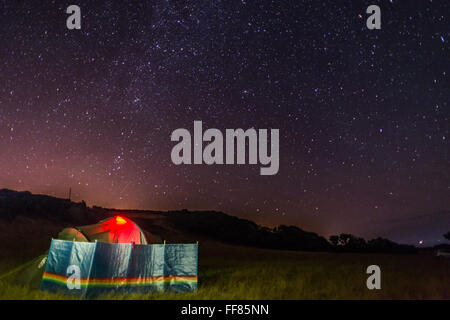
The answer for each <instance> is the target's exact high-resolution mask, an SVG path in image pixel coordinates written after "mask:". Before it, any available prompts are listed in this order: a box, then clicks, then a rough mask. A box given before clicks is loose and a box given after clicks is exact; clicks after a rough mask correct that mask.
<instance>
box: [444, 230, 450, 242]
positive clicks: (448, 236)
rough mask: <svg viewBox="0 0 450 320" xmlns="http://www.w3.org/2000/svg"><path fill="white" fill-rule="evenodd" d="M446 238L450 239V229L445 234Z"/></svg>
mask: <svg viewBox="0 0 450 320" xmlns="http://www.w3.org/2000/svg"><path fill="white" fill-rule="evenodd" d="M444 238H445V239H447V240H450V231H449V232H447V233H446V234H444Z"/></svg>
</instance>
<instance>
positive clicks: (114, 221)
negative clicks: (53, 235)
mask: <svg viewBox="0 0 450 320" xmlns="http://www.w3.org/2000/svg"><path fill="white" fill-rule="evenodd" d="M58 239H61V240H68V241H77V242H95V241H101V242H110V243H132V242H134V243H135V244H147V243H148V242H147V239H146V237H145V234H144V232H143V231H142V229H141V228H140V227H139V226H138V225H137V224H136V223H134V222H133V221H132V220H130V219H128V218H125V217H122V216H115V217H111V218H107V219H105V220H102V221H100V222H99V223H96V224H91V225H88V226H81V227H72V228H65V229H64V230H62V231H61V232H60V233H59V234H58Z"/></svg>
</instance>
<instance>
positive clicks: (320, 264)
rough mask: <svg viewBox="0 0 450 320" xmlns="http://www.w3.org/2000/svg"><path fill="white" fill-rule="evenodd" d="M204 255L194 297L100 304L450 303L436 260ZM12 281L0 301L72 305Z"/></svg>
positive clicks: (233, 252)
mask: <svg viewBox="0 0 450 320" xmlns="http://www.w3.org/2000/svg"><path fill="white" fill-rule="evenodd" d="M209 249H210V250H215V251H209V252H208V250H206V251H205V255H204V256H203V257H204V258H202V251H200V266H199V287H198V290H197V291H196V292H192V293H168V292H164V293H152V294H131V295H114V294H111V295H107V296H102V297H99V298H100V299H450V261H449V260H444V259H438V258H436V257H433V256H432V255H431V254H416V255H375V254H373V255H364V254H343V253H341V254H329V253H302V252H289V251H270V250H260V249H251V248H239V247H231V246H230V247H225V246H224V247H218V248H216V249H213V248H209ZM371 264H377V265H379V266H380V268H381V279H382V280H381V282H382V289H381V290H368V289H367V287H366V279H367V277H368V275H367V274H366V268H367V266H368V265H371ZM68 298H69V297H65V296H61V295H55V294H51V293H47V292H41V291H39V290H37V289H30V288H28V287H26V286H19V285H16V284H14V283H12V282H10V281H8V280H3V281H2V282H0V299H68Z"/></svg>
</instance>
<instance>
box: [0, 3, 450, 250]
mask: <svg viewBox="0 0 450 320" xmlns="http://www.w3.org/2000/svg"><path fill="white" fill-rule="evenodd" d="M71 4H76V5H78V6H80V8H81V14H82V21H81V30H68V29H67V28H66V18H67V17H68V14H66V12H65V11H66V8H67V7H68V6H69V5H71ZM371 4H377V5H379V6H380V8H381V30H368V29H367V27H366V19H367V17H368V16H369V15H368V14H366V12H365V11H366V8H367V7H368V6H369V5H371ZM0 9H1V10H0V12H1V13H0V37H1V45H0V150H1V153H0V173H1V174H0V188H10V189H15V190H29V191H31V192H33V193H44V194H50V195H54V196H59V197H67V194H68V189H69V187H71V188H72V199H73V200H75V201H81V200H82V199H83V200H85V201H86V202H87V204H88V205H90V206H92V205H99V206H105V207H115V208H138V209H154V210H169V209H182V208H188V209H205V210H209V209H211V210H220V211H224V212H227V213H229V214H232V215H237V216H240V217H243V218H248V219H251V220H254V221H256V222H257V223H260V224H264V225H268V226H273V225H279V224H294V225H298V226H300V227H301V228H303V229H305V230H309V231H315V232H318V233H320V234H322V235H330V234H334V233H340V232H350V233H353V234H356V235H359V236H363V237H372V236H377V235H383V236H386V237H389V238H391V239H394V240H397V241H403V242H410V243H416V241H419V240H424V241H425V242H426V244H430V243H432V242H433V243H436V242H437V241H438V240H441V241H443V238H442V237H441V236H442V234H443V232H444V231H449V230H450V214H449V212H450V175H449V173H450V170H449V169H450V162H449V155H448V151H449V140H450V137H449V127H450V126H449V117H450V112H449V105H448V103H449V100H450V99H449V98H450V91H449V84H450V82H449V72H450V70H449V65H450V62H449V61H450V59H449V58H450V55H449V40H450V32H449V31H450V30H449V29H450V28H449V25H450V21H449V19H448V16H449V13H450V10H449V9H450V3H449V2H448V1H436V0H434V1H424V0H420V1H397V0H392V1H375V0H374V1H312V0H311V1H267V0H260V1H250V0H248V1H244V0H242V1H234V0H230V1H219V0H192V1H167V0H166V1H119V0H114V1H112V0H111V1H95V2H94V1H81V0H76V1H70V2H69V1H6V0H4V1H1V2H0ZM194 120H201V121H203V127H204V130H205V129H207V128H218V129H220V130H225V129H226V128H243V129H248V128H268V129H270V128H277V129H279V130H280V170H279V172H278V174H277V175H274V176H261V175H260V174H259V168H260V165H239V166H238V165H234V166H233V165H212V166H208V165H196V166H194V165H180V166H176V165H174V164H172V162H171V158H170V152H171V149H172V147H173V146H174V145H175V143H174V142H171V141H170V135H171V133H172V131H173V130H175V129H177V128H187V129H188V130H190V131H191V132H193V121H194ZM447 226H448V228H447ZM446 229H449V230H446Z"/></svg>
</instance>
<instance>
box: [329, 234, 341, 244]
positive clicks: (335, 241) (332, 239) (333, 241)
mask: <svg viewBox="0 0 450 320" xmlns="http://www.w3.org/2000/svg"><path fill="white" fill-rule="evenodd" d="M330 242H331V244H332V245H333V246H337V245H338V243H339V236H336V235H333V236H330Z"/></svg>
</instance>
